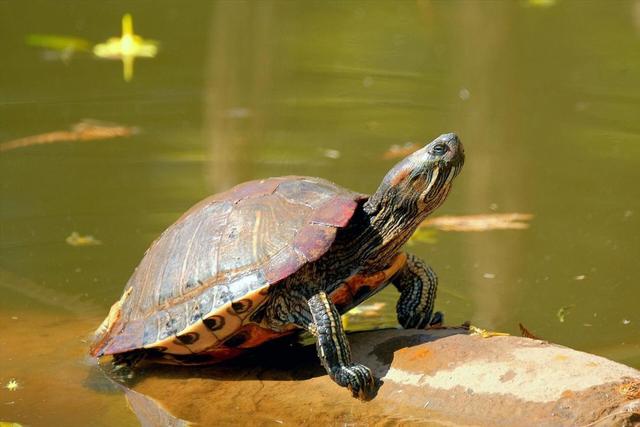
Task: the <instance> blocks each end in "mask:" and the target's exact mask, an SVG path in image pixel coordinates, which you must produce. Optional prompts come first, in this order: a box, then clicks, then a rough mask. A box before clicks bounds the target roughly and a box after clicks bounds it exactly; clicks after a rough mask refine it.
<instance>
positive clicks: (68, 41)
mask: <svg viewBox="0 0 640 427" xmlns="http://www.w3.org/2000/svg"><path fill="white" fill-rule="evenodd" d="M25 43H26V44H27V45H28V46H32V47H38V48H42V49H45V50H46V51H48V52H52V53H54V55H48V56H47V58H55V59H60V60H62V61H64V62H68V61H69V60H70V59H71V57H72V56H73V54H75V53H76V52H90V51H91V43H90V42H89V41H88V40H85V39H81V38H78V37H69V36H58V35H53V34H28V35H27V37H25Z"/></svg>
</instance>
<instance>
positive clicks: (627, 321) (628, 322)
mask: <svg viewBox="0 0 640 427" xmlns="http://www.w3.org/2000/svg"><path fill="white" fill-rule="evenodd" d="M622 324H623V325H630V324H631V320H629V319H622Z"/></svg>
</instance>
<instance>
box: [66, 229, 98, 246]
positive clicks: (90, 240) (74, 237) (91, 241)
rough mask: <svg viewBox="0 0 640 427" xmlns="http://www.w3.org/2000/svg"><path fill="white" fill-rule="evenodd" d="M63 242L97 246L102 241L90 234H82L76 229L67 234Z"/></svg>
mask: <svg viewBox="0 0 640 427" xmlns="http://www.w3.org/2000/svg"><path fill="white" fill-rule="evenodd" d="M65 242H67V244H69V245H71V246H97V245H101V244H102V241H100V240H98V239H96V238H95V237H93V236H91V235H86V236H82V235H80V233H78V232H77V231H74V232H72V233H71V234H70V235H69V236H67V238H66V239H65Z"/></svg>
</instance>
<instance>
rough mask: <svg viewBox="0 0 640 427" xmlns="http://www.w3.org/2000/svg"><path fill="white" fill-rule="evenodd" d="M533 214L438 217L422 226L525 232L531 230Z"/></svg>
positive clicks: (451, 229) (460, 229) (446, 228)
mask: <svg viewBox="0 0 640 427" xmlns="http://www.w3.org/2000/svg"><path fill="white" fill-rule="evenodd" d="M532 218H533V214H529V213H518V212H513V213H503V214H482V215H463V216H438V217H434V218H429V219H427V220H425V221H423V222H422V224H420V228H422V227H431V228H437V229H438V230H442V231H464V232H467V231H490V230H523V229H526V228H529V223H528V221H530V220H531V219H532Z"/></svg>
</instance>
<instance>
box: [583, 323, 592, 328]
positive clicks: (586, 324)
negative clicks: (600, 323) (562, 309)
mask: <svg viewBox="0 0 640 427" xmlns="http://www.w3.org/2000/svg"><path fill="white" fill-rule="evenodd" d="M582 326H584V327H587V328H590V327H592V326H593V324H592V323H583V324H582Z"/></svg>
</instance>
